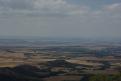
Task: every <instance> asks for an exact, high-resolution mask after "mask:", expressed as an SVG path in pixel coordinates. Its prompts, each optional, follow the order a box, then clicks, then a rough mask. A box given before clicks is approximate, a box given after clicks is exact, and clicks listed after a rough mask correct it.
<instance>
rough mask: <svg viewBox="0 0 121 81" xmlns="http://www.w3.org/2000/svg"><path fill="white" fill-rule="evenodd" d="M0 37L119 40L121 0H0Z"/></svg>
mask: <svg viewBox="0 0 121 81" xmlns="http://www.w3.org/2000/svg"><path fill="white" fill-rule="evenodd" d="M0 36H40V37H118V38H119V37H121V0H0Z"/></svg>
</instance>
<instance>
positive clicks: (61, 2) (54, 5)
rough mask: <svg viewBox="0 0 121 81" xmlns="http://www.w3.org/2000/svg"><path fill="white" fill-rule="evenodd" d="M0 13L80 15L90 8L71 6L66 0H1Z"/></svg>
mask: <svg viewBox="0 0 121 81" xmlns="http://www.w3.org/2000/svg"><path fill="white" fill-rule="evenodd" d="M0 11H1V13H3V14H5V13H7V14H9V13H10V14H11V13H12V14H13V13H21V14H22V13H23V14H31V15H39V14H40V15H41V14H59V15H60V14H63V15H80V14H84V13H86V12H87V11H88V7H86V6H80V5H74V4H70V3H68V2H67V1H66V0H0Z"/></svg>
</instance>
